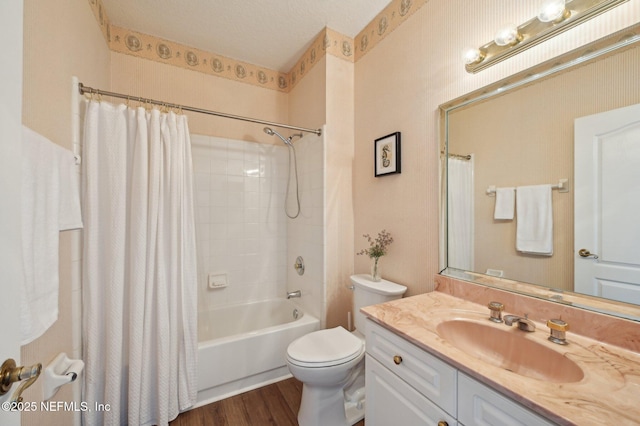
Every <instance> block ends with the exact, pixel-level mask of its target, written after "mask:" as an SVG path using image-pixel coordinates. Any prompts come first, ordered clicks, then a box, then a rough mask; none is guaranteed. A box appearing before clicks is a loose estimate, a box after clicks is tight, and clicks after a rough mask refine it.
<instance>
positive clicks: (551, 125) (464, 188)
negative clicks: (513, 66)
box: [441, 26, 640, 319]
mask: <svg viewBox="0 0 640 426" xmlns="http://www.w3.org/2000/svg"><path fill="white" fill-rule="evenodd" d="M639 28H640V26H635V27H634V28H630V29H628V30H625V31H623V32H620V33H618V34H614V35H612V36H609V37H607V38H606V39H603V40H601V41H599V42H596V43H594V44H593V45H592V46H586V47H583V48H582V49H580V50H579V51H575V52H571V53H569V54H567V55H564V56H563V57H562V58H559V59H556V60H554V61H549V62H548V63H546V64H542V65H541V66H538V67H536V69H535V70H529V71H527V72H523V73H520V74H519V75H518V76H514V77H512V78H509V79H507V81H502V82H499V83H497V84H495V85H493V86H492V87H489V88H485V89H481V90H479V91H477V92H474V93H472V94H470V95H468V96H465V97H463V98H460V99H457V100H454V101H452V102H450V103H448V104H445V105H443V106H442V107H441V111H442V114H443V124H444V129H445V132H444V135H443V136H444V141H443V142H444V144H445V146H444V147H443V149H444V151H445V152H446V153H447V154H448V157H447V159H446V165H447V175H446V177H447V179H446V185H447V195H446V200H447V214H446V217H447V218H448V221H447V223H443V226H444V227H445V229H446V233H445V235H446V244H445V246H446V250H445V251H446V257H447V259H446V266H447V270H446V271H447V272H445V273H446V274H448V275H454V276H457V277H458V278H463V279H469V280H472V281H475V282H479V283H484V284H490V285H497V286H503V287H507V288H509V289H511V290H513V291H518V292H525V293H527V292H531V291H534V292H537V293H539V294H537V295H538V296H540V297H545V298H550V299H552V300H560V301H565V302H567V301H571V303H572V304H574V305H581V306H582V305H584V307H586V308H589V309H592V308H593V309H598V310H601V311H606V312H607V313H613V314H619V315H623V316H625V317H637V319H640V307H633V306H625V304H621V303H617V302H616V303H611V302H607V301H605V300H603V299H598V298H593V297H585V298H578V299H576V297H577V296H576V295H574V294H573V293H572V292H574V291H577V290H579V291H581V292H584V293H587V294H589V295H591V296H599V297H605V298H609V299H615V300H618V301H620V300H621V301H624V302H630V301H632V302H634V303H636V304H639V305H640V282H638V283H637V284H638V285H637V287H636V286H635V285H634V282H633V281H634V280H635V279H636V278H635V277H636V276H640V273H639V271H640V265H638V267H637V268H638V269H636V270H635V271H632V272H631V274H627V275H625V276H624V277H622V278H621V279H618V278H617V277H619V274H618V272H616V273H615V274H614V278H611V277H608V278H607V277H605V278H603V277H600V278H598V276H596V277H595V278H593V279H591V282H581V283H579V285H577V284H576V282H575V279H576V276H581V277H582V275H581V272H579V271H577V270H574V268H577V267H579V266H581V265H584V264H587V263H586V262H588V264H589V265H596V267H598V268H600V269H602V268H605V269H606V268H610V267H611V265H614V266H615V265H617V266H622V268H621V269H622V270H628V269H629V268H632V269H633V268H636V266H634V264H633V262H635V261H637V263H638V264H640V242H639V241H640V228H638V229H636V230H631V229H629V232H628V235H630V236H631V237H630V238H629V240H630V241H631V242H630V244H631V245H630V246H629V247H630V248H631V249H633V248H635V250H633V251H634V252H636V253H638V255H637V256H631V257H629V256H626V257H624V259H623V260H618V259H622V258H615V259H614V258H609V259H604V258H603V257H602V256H600V257H599V258H598V259H595V258H594V256H588V257H581V256H579V254H578V251H579V249H580V248H585V249H586V250H591V251H592V252H593V253H598V250H599V249H602V247H603V241H605V242H606V241H607V235H606V234H603V233H606V232H608V231H607V229H609V228H611V225H612V224H614V225H615V224H616V223H617V224H618V225H620V224H623V225H624V226H616V227H617V232H618V234H617V236H616V237H615V238H620V235H623V236H624V234H625V233H624V232H621V231H620V230H621V229H627V227H628V226H631V225H632V224H633V222H638V221H637V220H634V217H636V216H637V214H638V213H637V212H638V209H634V208H633V207H634V206H637V207H640V201H638V202H636V203H633V202H632V203H631V204H624V205H625V208H621V207H619V206H618V205H617V204H616V203H618V202H623V203H625V202H626V201H625V197H624V194H625V193H626V194H629V195H630V196H631V197H626V198H632V194H634V193H635V196H636V198H635V199H638V200H640V193H638V191H639V188H640V173H638V172H635V169H640V168H638V167H637V164H640V137H639V138H635V140H634V141H631V139H633V138H634V137H635V136H634V135H635V133H634V132H635V130H634V129H635V128H636V127H635V126H634V125H633V124H631V125H630V126H626V127H625V125H623V126H621V127H624V128H629V129H631V130H630V131H629V133H628V134H625V135H622V136H620V135H618V136H616V138H617V139H615V138H613V139H615V140H616V141H617V142H615V144H614V143H606V144H605V143H604V142H602V141H600V142H594V143H591V142H590V144H587V145H588V148H580V145H579V144H578V145H575V148H574V136H575V130H574V122H575V120H576V119H577V118H580V117H585V116H591V115H594V114H598V113H602V112H604V111H610V110H616V109H619V108H623V107H628V106H630V105H634V104H639V103H640V78H638V73H637V70H638V69H640V47H637V45H639V44H640V42H639V40H640V36H638V33H640V29H639ZM621 40H622V41H621ZM584 52H587V54H586V55H585V53H584ZM558 64H560V65H558ZM639 117H640V116H639ZM607 120H608V119H607ZM608 121H610V120H608ZM632 121H633V120H632ZM636 121H637V119H636ZM618 127H620V126H618ZM637 128H638V129H640V124H639V125H638V126H637ZM618 130H619V129H612V130H611V133H612V134H616V135H617V134H618V133H616V132H617V131H618ZM607 132H609V130H607ZM596 133H597V132H596ZM638 133H639V134H640V131H639V132H638ZM592 139H593V135H592ZM610 139H611V138H610ZM613 139H611V140H613ZM576 143H577V141H576ZM614 146H615V149H613V148H612V147H614ZM594 147H595V151H597V152H599V153H604V154H603V155H600V154H598V155H600V156H597V157H589V158H590V160H587V161H591V162H592V163H595V164H596V165H597V167H596V168H595V169H593V170H591V173H588V174H587V175H586V176H587V177H586V178H585V177H584V176H583V177H581V178H580V179H579V180H578V181H576V180H575V178H574V172H575V170H574V156H577V157H578V158H582V156H581V155H578V153H579V152H580V150H581V149H588V150H594ZM603 147H604V148H603ZM635 155H637V157H633V156H635ZM621 160H623V161H625V164H631V165H632V166H630V167H628V168H626V169H627V170H626V172H625V173H626V175H620V176H619V178H618V179H616V183H615V185H613V184H611V181H609V182H610V183H609V184H608V185H609V187H610V188H614V187H615V188H617V189H616V192H617V194H618V196H619V197H618V200H617V201H614V202H606V203H604V204H603V205H602V206H603V207H602V208H601V209H600V208H598V209H595V210H596V213H597V214H600V213H604V216H602V215H601V216H600V217H599V219H597V220H596V222H597V224H598V225H597V226H596V228H594V229H592V230H591V231H588V232H586V233H591V234H593V235H594V236H595V237H594V238H595V240H594V241H593V243H592V244H593V246H592V247H574V246H575V244H580V243H579V242H578V241H579V239H576V237H577V236H576V235H575V232H574V225H578V224H579V223H580V222H582V221H583V217H584V214H585V212H587V211H588V210H589V209H586V208H584V207H585V206H578V207H576V206H575V201H576V193H578V194H583V193H584V192H585V191H591V192H593V194H594V197H592V198H591V199H589V200H590V201H589V200H588V201H586V203H587V204H589V206H591V205H592V204H593V203H595V202H596V201H594V199H595V200H598V197H600V198H603V192H602V191H603V186H602V185H603V182H605V183H604V185H607V184H606V181H607V179H608V176H613V174H612V173H613V172H615V171H616V170H617V169H621V167H616V163H615V162H616V161H618V162H620V161H621ZM617 164H620V163H617ZM633 164H635V165H636V166H635V167H634V166H633ZM576 167H578V166H577V165H576ZM607 170H608V171H607ZM581 173H582V172H581ZM594 176H596V177H595V178H594ZM585 181H592V182H596V183H597V188H596V190H595V191H594V190H591V189H584V185H585ZM539 185H545V187H543V188H539V187H538V188H523V187H529V186H539ZM552 186H556V188H552ZM518 187H519V188H518ZM516 188H517V190H516ZM527 192H531V193H530V194H527ZM518 194H520V196H518ZM604 197H605V198H606V197H609V195H606V194H605V195H604ZM582 199H584V198H580V200H582ZM606 199H607V200H609V198H606ZM583 203H584V202H583ZM611 206H617V207H614V208H611ZM607 209H608V211H609V212H610V213H611V214H614V215H615V218H614V219H607V215H608V214H609V213H607ZM579 229H582V228H579ZM580 233H581V235H582V234H585V231H584V230H581V231H580ZM612 239H613V237H611V238H609V240H612ZM589 244H591V243H589ZM609 244H610V248H609V249H608V252H609V253H611V252H612V251H613V250H612V247H613V246H615V241H614V242H613V243H609ZM619 251H620V252H622V250H619ZM626 251H628V250H626ZM583 253H584V252H583ZM581 262H582V263H581ZM591 269H593V267H592V268H591ZM627 272H628V271H627ZM585 281H589V280H585ZM519 282H522V283H530V284H537V285H539V286H543V287H542V288H541V289H540V291H539V292H538V291H537V290H536V289H535V288H534V287H531V286H524V287H523V286H521V285H518V283H519ZM525 288H528V289H529V290H525ZM545 288H546V289H545ZM549 288H551V289H554V291H552V292H550V291H549V290H548V289H549ZM634 298H635V299H634Z"/></svg>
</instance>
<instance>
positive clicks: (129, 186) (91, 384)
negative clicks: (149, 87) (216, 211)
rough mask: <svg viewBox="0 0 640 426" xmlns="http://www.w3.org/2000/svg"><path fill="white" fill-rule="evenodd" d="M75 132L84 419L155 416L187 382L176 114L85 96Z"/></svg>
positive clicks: (172, 413)
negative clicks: (78, 143) (81, 122)
mask: <svg viewBox="0 0 640 426" xmlns="http://www.w3.org/2000/svg"><path fill="white" fill-rule="evenodd" d="M83 143H84V146H83V195H84V197H83V203H84V204H83V220H84V224H85V228H84V248H83V277H82V280H83V288H82V297H83V351H84V356H83V358H84V361H85V364H86V369H85V383H84V395H83V398H82V400H83V401H85V402H87V404H88V406H89V408H90V410H88V411H86V412H84V413H83V415H84V417H83V419H84V424H86V425H102V424H105V425H126V424H128V425H152V424H153V425H165V424H167V423H168V422H169V421H170V420H172V419H173V418H175V417H176V416H177V415H178V413H179V412H180V411H182V410H184V409H186V408H188V407H190V406H191V405H193V404H194V403H195V400H196V394H197V378H196V363H197V284H196V273H197V272H196V271H197V270H196V246H195V227H194V218H193V214H194V213H193V184H192V168H191V147H190V139H189V129H188V125H187V118H186V117H185V116H183V115H176V114H174V113H172V112H171V113H161V112H160V111H158V110H156V109H153V110H150V111H147V110H145V109H144V108H137V109H133V108H128V107H126V106H125V105H119V106H115V105H112V104H108V103H105V102H95V101H91V102H88V104H87V109H86V115H85V128H84V141H83ZM94 404H109V410H108V411H106V410H105V411H96V410H95V407H94Z"/></svg>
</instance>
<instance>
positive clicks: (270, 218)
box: [191, 135, 287, 312]
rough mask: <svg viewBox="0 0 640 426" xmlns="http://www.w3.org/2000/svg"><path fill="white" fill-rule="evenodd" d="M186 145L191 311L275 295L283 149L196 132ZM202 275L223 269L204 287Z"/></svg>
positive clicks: (281, 246)
mask: <svg viewBox="0 0 640 426" xmlns="http://www.w3.org/2000/svg"><path fill="white" fill-rule="evenodd" d="M191 146H192V155H193V169H194V193H195V212H196V234H197V235H196V240H197V250H198V284H199V286H198V309H199V311H200V312H203V311H206V310H208V309H212V308H217V307H221V306H227V305H233V304H237V303H242V302H247V301H255V300H265V299H271V298H276V297H282V295H284V294H285V292H286V272H285V264H286V249H287V243H286V239H287V222H286V216H285V215H284V213H283V210H282V208H283V207H282V206H283V205H284V198H285V190H286V184H287V151H286V149H285V148H284V147H282V146H277V145H266V144H259V143H253V142H245V141H240V140H232V139H225V138H218V137H209V136H200V135H192V136H191ZM209 274H226V276H227V283H228V285H227V287H224V288H216V289H210V288H208V275H209Z"/></svg>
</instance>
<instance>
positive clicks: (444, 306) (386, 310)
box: [362, 291, 640, 426]
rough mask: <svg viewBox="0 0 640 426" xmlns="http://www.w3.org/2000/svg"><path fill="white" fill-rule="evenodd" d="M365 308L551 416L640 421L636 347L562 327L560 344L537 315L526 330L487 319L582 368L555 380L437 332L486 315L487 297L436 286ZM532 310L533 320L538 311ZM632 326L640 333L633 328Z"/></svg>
mask: <svg viewBox="0 0 640 426" xmlns="http://www.w3.org/2000/svg"><path fill="white" fill-rule="evenodd" d="M362 312H363V313H364V314H365V315H367V316H368V317H369V318H371V319H372V320H374V321H375V322H377V323H379V324H380V325H382V326H383V327H385V328H387V329H389V330H391V331H393V332H395V333H396V334H398V335H400V336H402V337H404V338H406V339H407V340H409V341H410V342H412V343H414V344H415V345H417V346H419V347H420V348H422V349H424V350H426V351H427V352H429V353H431V354H433V355H435V356H437V357H439V358H441V359H442V360H444V361H446V362H448V363H449V364H451V365H453V366H454V367H456V368H458V369H459V370H461V371H463V372H465V373H467V374H468V375H470V376H471V377H474V378H475V379H477V380H478V381H480V382H482V383H485V384H486V385H488V386H490V387H492V388H494V389H496V390H497V391H499V392H501V393H503V394H505V395H506V396H508V397H510V398H512V399H514V400H515V401H517V402H519V403H521V404H522V405H524V406H526V407H528V408H530V409H532V410H533V411H535V412H537V413H539V414H541V415H543V416H545V417H546V418H548V419H549V420H551V421H553V422H556V423H559V424H563V425H571V424H575V425H580V426H583V425H605V424H606V425H611V424H615V425H639V424H640V354H639V353H637V352H633V351H631V350H628V349H625V348H623V347H620V346H616V345H613V344H609V343H602V342H600V341H598V340H595V339H593V338H590V337H585V336H581V335H577V334H575V333H572V332H571V331H568V332H567V340H568V341H569V342H570V343H569V344H568V345H566V346H562V345H557V344H554V343H551V342H549V341H548V340H547V337H548V335H549V330H548V328H547V327H546V324H544V323H542V322H535V324H536V327H537V328H536V331H535V332H533V333H526V332H524V331H521V330H518V329H517V327H516V326H515V325H514V326H513V327H508V326H506V325H505V324H495V323H492V322H490V321H488V320H486V324H487V325H489V326H495V327H496V328H500V329H502V330H506V331H508V332H512V333H524V337H525V338H526V339H532V340H535V341H536V343H537V344H540V345H544V346H546V347H547V348H548V349H549V350H553V351H556V352H558V353H560V354H561V355H562V356H565V357H567V358H569V359H570V360H572V361H573V362H574V363H575V364H577V365H578V366H579V367H580V368H581V369H582V370H583V372H584V377H583V378H582V380H579V381H576V382H573V383H552V382H549V381H546V380H540V379H535V378H531V377H525V376H522V375H519V374H516V373H513V372H511V371H508V370H506V369H503V368H500V367H498V366H494V365H491V364H489V363H487V362H484V361H482V360H480V359H478V358H476V357H475V356H474V355H473V354H470V353H465V352H464V351H462V350H460V349H458V348H457V347H455V346H453V345H452V344H451V343H449V342H448V341H447V340H445V339H443V338H441V337H440V336H439V335H438V333H437V330H436V327H437V326H438V324H439V323H441V322H442V321H445V320H451V319H455V318H465V319H469V320H472V321H478V322H482V321H484V319H485V318H488V316H489V310H488V308H487V307H486V304H485V305H482V304H479V303H474V302H471V301H469V300H464V299H461V298H458V297H454V296H452V295H450V294H446V293H444V292H441V291H436V292H432V293H426V294H422V295H418V296H412V297H407V298H404V299H399V300H394V301H392V302H387V303H384V304H380V305H374V306H369V307H366V308H363V309H362ZM503 314H515V315H522V313H521V312H511V311H509V310H508V306H507V309H505V312H503ZM530 318H531V316H530ZM533 318H534V320H535V316H533ZM595 318H596V319H597V317H595ZM482 324H484V323H483V322H482ZM632 326H633V324H632ZM638 330H640V325H638ZM634 334H636V335H637V331H636V330H634Z"/></svg>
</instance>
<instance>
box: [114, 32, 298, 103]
mask: <svg viewBox="0 0 640 426" xmlns="http://www.w3.org/2000/svg"><path fill="white" fill-rule="evenodd" d="M109 48H110V49H111V50H112V51H114V52H118V53H124V54H126V55H132V56H136V57H139V58H144V59H149V60H152V61H156V62H161V63H164V64H169V65H174V66H177V67H180V68H186V69H189V70H193V71H199V72H203V73H205V74H210V75H215V76H217V77H223V78H227V79H230V80H236V81H241V82H243V83H248V84H253V85H255V86H260V87H264V88H268V89H273V90H279V91H281V92H288V91H289V86H290V81H289V75H288V74H286V73H281V72H278V71H274V70H270V69H267V68H262V67H259V66H257V65H253V64H249V63H247V62H242V61H238V60H236V59H231V58H227V57H224V56H221V55H216V54H213V53H210V52H206V51H204V50H200V49H195V48H193V47H189V46H185V45H183V44H179V43H175V42H172V41H167V40H164V39H161V38H158V37H154V36H151V35H148V34H142V33H139V32H136V31H131V30H127V29H126V28H121V27H116V26H113V25H112V26H111V42H110V43H109Z"/></svg>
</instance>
